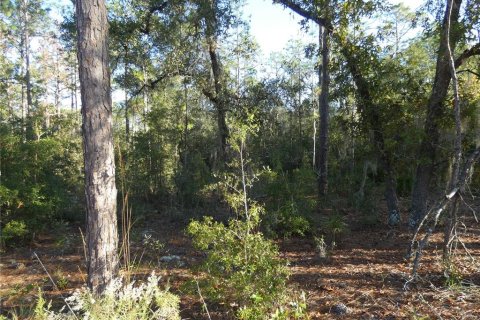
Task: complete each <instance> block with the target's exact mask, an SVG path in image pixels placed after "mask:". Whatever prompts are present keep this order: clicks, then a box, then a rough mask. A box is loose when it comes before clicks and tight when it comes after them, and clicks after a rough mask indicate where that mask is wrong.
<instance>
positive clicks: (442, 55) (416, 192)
mask: <svg viewBox="0 0 480 320" xmlns="http://www.w3.org/2000/svg"><path fill="white" fill-rule="evenodd" d="M452 4H453V6H452V10H451V16H450V19H451V20H450V21H451V25H452V26H454V25H455V24H456V23H457V22H458V18H459V14H460V5H461V4H462V0H454V1H453V2H452ZM449 7H450V4H449V5H447V8H446V9H445V16H444V19H443V24H442V32H441V35H440V46H439V50H438V55H437V65H436V69H435V80H434V82H433V88H432V92H431V95H430V99H429V101H428V109H427V117H426V119H425V128H424V135H423V140H422V142H421V144H420V148H419V150H418V156H417V159H419V163H418V165H417V172H416V175H415V183H414V186H413V192H412V205H411V212H410V219H409V225H410V227H412V228H414V227H415V226H416V225H417V224H418V222H419V221H420V220H421V219H422V218H423V216H424V215H425V213H426V211H427V202H428V198H429V195H430V183H431V180H432V175H433V171H434V169H435V161H436V155H437V149H438V143H439V140H440V128H439V122H440V121H441V119H442V116H443V114H444V113H445V106H444V101H445V97H446V96H447V93H448V87H449V85H450V79H451V71H450V62H449V57H448V47H447V43H448V42H447V41H448V40H447V39H446V38H445V37H446V33H445V28H446V26H447V21H448V17H449V12H450V11H449V9H450V8H449ZM455 39H458V36H454V37H451V38H450V46H451V50H452V52H454V51H455V47H456V44H457V40H455Z"/></svg>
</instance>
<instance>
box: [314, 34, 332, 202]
mask: <svg viewBox="0 0 480 320" xmlns="http://www.w3.org/2000/svg"><path fill="white" fill-rule="evenodd" d="M319 29H320V30H319V45H320V46H321V57H322V65H321V68H319V80H320V81H319V82H320V83H319V84H320V87H321V92H320V97H319V114H320V130H319V135H318V141H319V144H320V146H319V150H318V161H317V165H318V167H317V172H318V192H319V194H320V195H322V196H324V195H326V194H327V190H328V171H327V170H328V162H327V159H328V125H329V108H328V97H329V87H330V74H329V69H328V65H329V62H330V61H329V60H330V48H329V38H330V32H329V31H328V29H327V28H325V27H323V26H319Z"/></svg>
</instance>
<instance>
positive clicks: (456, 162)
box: [443, 0, 462, 261]
mask: <svg viewBox="0 0 480 320" xmlns="http://www.w3.org/2000/svg"><path fill="white" fill-rule="evenodd" d="M452 7H453V0H447V12H448V19H447V23H446V26H445V40H446V46H447V53H448V60H449V66H450V73H451V75H452V84H453V98H454V113H455V144H454V148H453V152H454V154H453V168H452V176H451V178H450V186H449V188H450V189H451V190H453V189H454V188H456V187H457V185H458V181H459V179H460V163H461V161H462V119H461V116H460V94H459V92H458V91H459V89H458V77H457V72H456V70H455V61H454V59H453V52H452V48H451V46H450V33H451V27H452V26H451V16H452ZM457 210H458V196H457V197H455V199H454V203H453V205H452V207H451V208H450V212H449V216H448V219H447V223H446V225H445V234H444V248H443V258H444V260H445V261H449V260H450V253H451V248H452V243H453V242H454V241H455V233H456V229H457Z"/></svg>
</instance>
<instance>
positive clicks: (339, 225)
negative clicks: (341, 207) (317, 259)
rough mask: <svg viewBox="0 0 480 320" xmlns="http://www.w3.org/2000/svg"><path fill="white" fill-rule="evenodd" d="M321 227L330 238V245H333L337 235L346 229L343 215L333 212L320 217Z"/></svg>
mask: <svg viewBox="0 0 480 320" xmlns="http://www.w3.org/2000/svg"><path fill="white" fill-rule="evenodd" d="M321 227H322V230H323V231H324V232H325V233H326V234H327V235H328V236H329V238H330V239H331V246H332V247H335V245H336V241H337V240H338V237H339V236H341V235H342V234H344V233H345V232H346V231H347V227H348V225H347V223H346V222H345V219H344V217H343V216H341V215H340V214H338V213H334V214H332V215H330V216H327V217H325V218H323V219H322V221H321Z"/></svg>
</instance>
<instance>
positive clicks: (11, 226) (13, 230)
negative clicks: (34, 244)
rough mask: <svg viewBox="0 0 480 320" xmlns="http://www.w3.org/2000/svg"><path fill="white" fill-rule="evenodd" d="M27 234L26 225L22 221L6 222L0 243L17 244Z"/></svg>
mask: <svg viewBox="0 0 480 320" xmlns="http://www.w3.org/2000/svg"><path fill="white" fill-rule="evenodd" d="M27 234H28V229H27V225H26V224H25V222H24V221H21V220H11V221H9V222H7V224H6V225H5V227H3V229H2V233H1V236H2V238H1V239H0V241H1V242H2V243H5V245H7V246H8V245H9V244H10V242H17V241H19V240H20V241H21V240H24V238H25V236H26V235H27Z"/></svg>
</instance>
